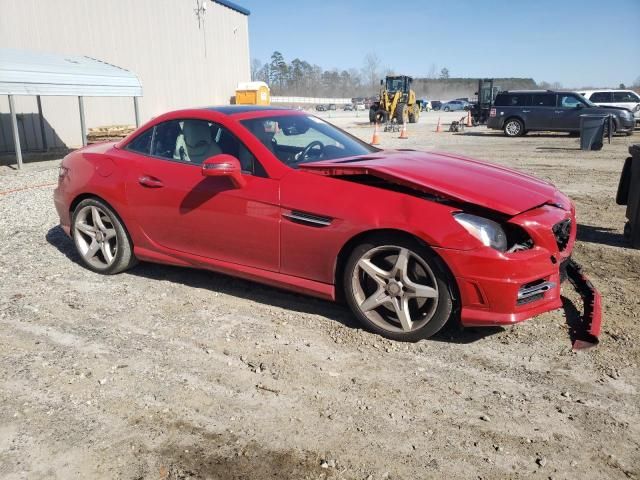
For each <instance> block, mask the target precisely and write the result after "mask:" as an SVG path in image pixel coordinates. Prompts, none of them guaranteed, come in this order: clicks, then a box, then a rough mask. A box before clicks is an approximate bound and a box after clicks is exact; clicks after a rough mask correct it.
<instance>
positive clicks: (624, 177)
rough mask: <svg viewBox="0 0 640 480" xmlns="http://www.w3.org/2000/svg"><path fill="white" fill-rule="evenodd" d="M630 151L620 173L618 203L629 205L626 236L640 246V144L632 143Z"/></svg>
mask: <svg viewBox="0 0 640 480" xmlns="http://www.w3.org/2000/svg"><path fill="white" fill-rule="evenodd" d="M629 153H630V154H631V156H630V157H629V158H627V160H626V161H625V162H624V167H623V168H622V174H621V175H620V183H619V185H618V194H617V196H616V203H617V204H618V205H626V206H627V213H626V216H627V220H628V221H627V223H626V224H625V226H624V236H625V238H626V239H627V240H628V241H629V242H630V243H631V247H632V248H640V145H638V144H636V145H631V146H630V147H629Z"/></svg>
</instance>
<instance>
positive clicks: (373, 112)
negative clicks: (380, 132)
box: [369, 108, 376, 123]
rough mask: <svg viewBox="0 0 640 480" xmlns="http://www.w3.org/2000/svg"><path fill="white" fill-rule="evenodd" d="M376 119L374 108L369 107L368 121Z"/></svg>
mask: <svg viewBox="0 0 640 480" xmlns="http://www.w3.org/2000/svg"><path fill="white" fill-rule="evenodd" d="M375 121H376V110H375V109H374V108H370V109H369V123H375Z"/></svg>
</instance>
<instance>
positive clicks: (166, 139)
mask: <svg viewBox="0 0 640 480" xmlns="http://www.w3.org/2000/svg"><path fill="white" fill-rule="evenodd" d="M345 162H348V163H345ZM327 192H331V195H327ZM54 202H55V207H56V209H57V212H58V215H59V217H60V224H61V226H62V229H63V230H64V231H65V232H66V234H67V235H69V236H70V237H71V238H72V240H73V243H74V245H75V249H76V251H77V252H78V258H79V259H80V261H81V262H82V264H83V265H84V266H86V267H87V268H89V269H90V270H93V271H95V272H98V273H102V274H115V273H119V272H122V271H125V270H127V269H129V268H131V267H133V266H134V265H135V263H136V262H137V261H138V260H140V261H149V262H160V263H164V264H173V265H181V266H190V267H196V268H203V269H209V270H214V271H218V272H223V273H225V274H230V275H235V276H238V277H242V278H244V279H248V280H254V281H258V282H262V283H266V284H268V285H272V286H276V287H281V288H286V289H290V290H293V291H297V292H300V293H305V294H309V295H314V296H317V297H320V298H323V299H327V300H335V299H336V298H341V297H343V298H344V299H345V300H346V303H347V304H348V305H349V306H350V308H351V309H352V311H353V313H354V315H355V316H356V317H357V318H358V319H359V320H360V322H361V323H362V325H363V326H365V327H366V328H368V329H370V330H372V331H373V332H377V333H378V334H381V335H384V336H386V337H388V338H391V339H396V340H408V341H415V340H418V339H421V338H426V337H429V336H431V335H433V334H435V333H436V332H437V331H438V330H440V329H441V328H442V327H443V325H445V323H447V321H449V320H457V319H458V315H460V318H461V321H462V324H463V325H473V326H481V325H513V324H514V323H515V322H520V321H523V320H525V319H528V318H530V317H533V316H535V315H538V314H540V313H542V312H546V311H549V310H553V309H557V308H560V307H561V306H562V302H561V301H560V276H561V273H560V272H561V268H562V266H563V265H566V264H567V262H568V261H569V258H570V256H571V251H572V249H573V246H574V242H575V238H576V226H577V223H576V219H575V215H574V211H575V209H574V206H573V204H572V202H571V200H569V198H568V197H567V196H565V195H563V194H562V193H560V192H559V191H558V190H556V189H555V188H554V187H553V186H552V185H551V184H549V183H547V182H545V181H542V180H538V179H535V178H534V177H532V176H529V175H525V174H521V173H518V172H516V171H513V170H509V169H507V168H505V167H502V166H494V165H491V164H488V163H484V162H482V161H479V160H471V159H468V158H465V157H457V156H455V155H453V154H449V153H448V154H437V153H426V152H417V151H412V150H408V151H407V150H405V151H399V150H388V151H385V150H380V149H378V148H376V147H373V146H371V145H369V144H367V143H365V142H363V141H361V140H358V139H357V138H355V137H353V136H352V135H349V134H347V133H345V132H344V131H342V130H340V129H338V128H337V127H335V126H333V125H331V124H329V123H327V122H325V121H323V120H321V119H319V118H317V117H314V116H311V115H308V114H306V113H304V112H299V111H295V110H285V109H276V108H271V109H270V108H269V107H261V106H260V107H259V106H253V105H232V106H222V107H211V108H201V109H190V110H181V111H175V112H171V113H166V114H163V115H160V116H158V117H156V118H154V119H153V120H151V121H149V122H148V123H146V124H145V125H143V126H141V127H140V128H138V129H137V130H136V131H135V132H133V133H132V134H131V135H129V136H128V137H126V138H125V139H124V140H121V141H120V142H117V143H115V142H111V143H101V144H96V145H91V146H89V147H86V148H83V149H79V150H76V151H74V152H72V153H70V154H69V155H67V156H66V157H65V158H64V159H63V160H62V163H61V165H60V172H59V178H58V186H57V188H56V189H55V192H54ZM549 258H551V259H552V261H549ZM169 294H171V293H170V292H169ZM114 301H116V299H114ZM598 325H599V320H598Z"/></svg>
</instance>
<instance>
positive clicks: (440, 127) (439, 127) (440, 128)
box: [436, 117, 442, 133]
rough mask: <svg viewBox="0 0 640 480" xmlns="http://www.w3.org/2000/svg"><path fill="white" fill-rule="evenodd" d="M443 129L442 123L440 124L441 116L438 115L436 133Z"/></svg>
mask: <svg viewBox="0 0 640 480" xmlns="http://www.w3.org/2000/svg"><path fill="white" fill-rule="evenodd" d="M441 131H442V125H440V117H438V126H437V127H436V133H440V132H441Z"/></svg>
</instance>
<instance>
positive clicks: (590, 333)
mask: <svg viewBox="0 0 640 480" xmlns="http://www.w3.org/2000/svg"><path fill="white" fill-rule="evenodd" d="M566 269H567V278H568V279H569V281H570V282H571V284H572V285H573V287H574V288H575V289H576V291H577V292H578V293H579V294H580V296H581V297H582V303H583V308H582V312H583V313H582V316H581V317H580V319H579V321H578V322H577V323H576V324H575V325H572V326H571V332H570V334H571V337H572V339H573V349H574V350H581V349H584V348H590V347H594V346H596V345H597V344H598V341H599V340H598V337H599V336H600V326H601V324H602V299H601V297H600V292H598V290H596V289H595V287H594V286H593V284H592V283H591V282H590V281H589V279H588V278H587V277H586V276H585V274H584V273H583V272H582V267H580V265H578V264H577V263H576V262H574V261H573V260H569V262H568V263H567V265H566Z"/></svg>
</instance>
